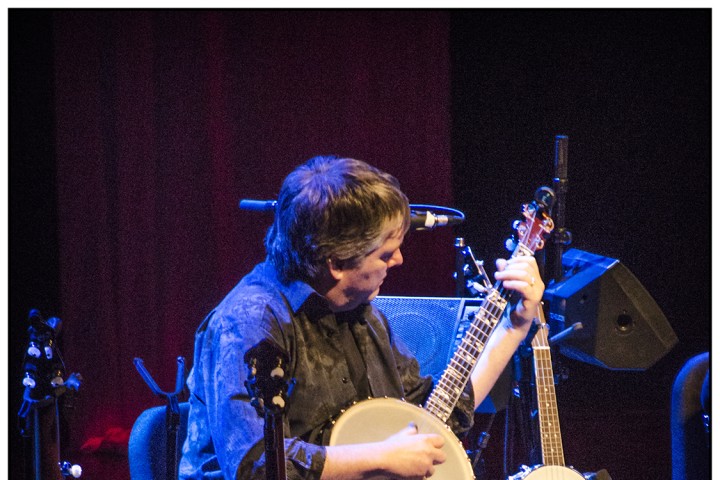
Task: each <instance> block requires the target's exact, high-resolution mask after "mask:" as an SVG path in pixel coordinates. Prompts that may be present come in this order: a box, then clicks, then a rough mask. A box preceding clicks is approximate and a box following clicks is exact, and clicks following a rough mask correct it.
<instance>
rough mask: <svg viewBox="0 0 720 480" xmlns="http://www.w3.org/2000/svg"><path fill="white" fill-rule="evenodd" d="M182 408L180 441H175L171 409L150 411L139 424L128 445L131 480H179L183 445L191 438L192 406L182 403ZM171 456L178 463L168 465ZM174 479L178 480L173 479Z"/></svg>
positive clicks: (137, 423) (154, 408) (160, 408)
mask: <svg viewBox="0 0 720 480" xmlns="http://www.w3.org/2000/svg"><path fill="white" fill-rule="evenodd" d="M178 406H179V407H180V424H179V425H178V427H177V438H176V439H175V438H173V437H175V435H174V434H173V433H172V429H171V427H170V424H169V421H168V418H167V414H168V407H167V406H160V407H153V408H149V409H147V410H145V411H144V412H143V413H141V414H140V416H139V417H138V418H137V420H135V424H134V425H133V428H132V431H131V432H130V440H129V442H128V459H129V462H130V479H131V480H177V468H178V464H179V462H180V455H181V453H182V445H183V442H184V441H185V437H186V436H187V422H188V411H189V410H190V404H189V403H188V402H182V403H180V404H179V405H178ZM168 435H170V442H171V443H170V445H168ZM173 441H174V442H173ZM173 443H174V445H173ZM168 452H170V453H169V455H170V456H171V458H172V457H173V456H174V459H173V462H174V463H170V464H168ZM171 467H172V469H171ZM169 469H171V470H170V473H168V470H169ZM170 476H174V477H175V478H173V479H171V478H170Z"/></svg>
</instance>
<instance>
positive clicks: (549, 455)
mask: <svg viewBox="0 0 720 480" xmlns="http://www.w3.org/2000/svg"><path fill="white" fill-rule="evenodd" d="M538 319H539V322H538V327H539V328H538V331H537V333H536V334H535V336H534V337H533V340H532V349H533V363H534V367H535V389H536V392H537V403H538V422H539V427H540V445H541V450H542V459H543V464H544V465H557V466H561V467H564V466H565V455H564V453H563V446H562V436H561V435H560V418H559V415H558V408H557V397H556V395H555V376H554V374H553V368H552V358H551V355H550V342H549V341H548V325H547V323H545V317H544V314H543V310H542V306H540V305H538Z"/></svg>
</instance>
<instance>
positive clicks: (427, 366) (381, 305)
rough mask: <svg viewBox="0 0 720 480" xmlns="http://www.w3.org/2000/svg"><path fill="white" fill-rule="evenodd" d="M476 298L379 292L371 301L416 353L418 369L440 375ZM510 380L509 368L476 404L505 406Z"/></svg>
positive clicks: (487, 408)
mask: <svg viewBox="0 0 720 480" xmlns="http://www.w3.org/2000/svg"><path fill="white" fill-rule="evenodd" d="M481 302H482V300H481V299H478V298H455V297H390V296H379V297H376V298H375V299H374V300H373V304H374V305H375V306H376V307H377V308H378V309H380V311H382V312H383V313H384V314H385V316H386V317H387V319H388V322H389V324H390V329H391V331H392V332H393V335H396V336H398V337H399V338H400V339H401V340H402V342H403V343H404V344H405V345H406V346H407V347H408V349H409V350H410V351H411V352H412V353H413V354H414V355H415V357H417V359H418V363H419V364H420V372H421V373H422V374H423V375H432V376H433V377H434V378H435V379H436V380H437V379H438V378H440V376H441V375H442V373H443V371H444V370H445V367H447V365H448V363H449V362H450V358H451V357H452V354H453V353H454V352H455V349H456V348H457V346H458V345H459V344H460V340H461V339H462V337H463V335H464V333H465V331H466V330H467V328H468V326H469V325H470V315H471V314H472V313H474V312H476V311H477V310H478V309H479V308H480V304H481ZM511 383H512V372H511V368H510V367H509V366H508V368H506V369H505V372H504V373H503V374H502V375H501V377H500V378H499V379H498V381H497V383H496V384H495V387H494V388H493V389H492V391H491V392H490V395H488V397H487V398H486V399H485V401H484V402H483V403H482V404H481V405H480V406H479V407H478V409H477V411H478V412H480V413H493V412H496V411H500V410H502V409H503V408H505V407H506V406H507V402H508V399H509V395H510V389H511Z"/></svg>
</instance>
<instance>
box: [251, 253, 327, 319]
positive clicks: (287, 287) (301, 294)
mask: <svg viewBox="0 0 720 480" xmlns="http://www.w3.org/2000/svg"><path fill="white" fill-rule="evenodd" d="M263 268H264V274H265V275H266V276H268V277H270V278H272V279H274V280H276V282H274V283H275V285H277V288H278V290H279V291H280V293H282V294H283V296H284V297H285V298H286V299H287V301H288V303H289V304H290V308H292V310H293V313H297V312H298V310H300V308H301V307H302V306H303V305H304V304H305V302H307V300H308V299H309V298H310V297H311V296H313V295H314V296H315V297H317V300H318V301H320V303H321V304H323V305H325V306H326V308H327V300H325V298H324V297H323V296H322V295H320V294H319V293H317V292H316V291H315V289H314V288H312V287H311V286H310V285H308V284H307V283H305V282H303V281H301V280H293V281H291V282H289V283H283V282H282V281H281V280H280V278H279V276H278V272H277V270H276V269H275V266H274V265H273V264H272V263H271V262H270V261H269V260H265V262H264V263H263Z"/></svg>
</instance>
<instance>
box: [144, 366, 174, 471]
mask: <svg viewBox="0 0 720 480" xmlns="http://www.w3.org/2000/svg"><path fill="white" fill-rule="evenodd" d="M133 362H134V363H135V368H136V369H137V371H138V373H140V376H141V377H142V378H143V380H145V383H146V384H147V385H148V387H150V390H152V392H153V393H154V394H155V395H157V396H158V397H160V398H162V399H164V400H165V401H166V402H167V407H166V408H165V431H166V432H167V435H166V437H165V451H166V455H165V460H166V464H165V472H166V477H165V478H178V462H179V460H180V457H179V456H178V452H179V451H180V448H181V447H180V444H179V441H180V439H179V438H178V430H179V429H180V404H179V401H178V396H179V395H180V393H181V392H182V390H183V388H184V386H185V359H184V358H183V357H177V374H176V377H175V391H173V392H165V391H162V390H160V387H158V384H157V383H156V382H155V380H153V378H152V376H151V375H150V372H148V371H147V369H146V368H145V364H144V363H143V360H142V359H141V358H135V359H134V361H133Z"/></svg>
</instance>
